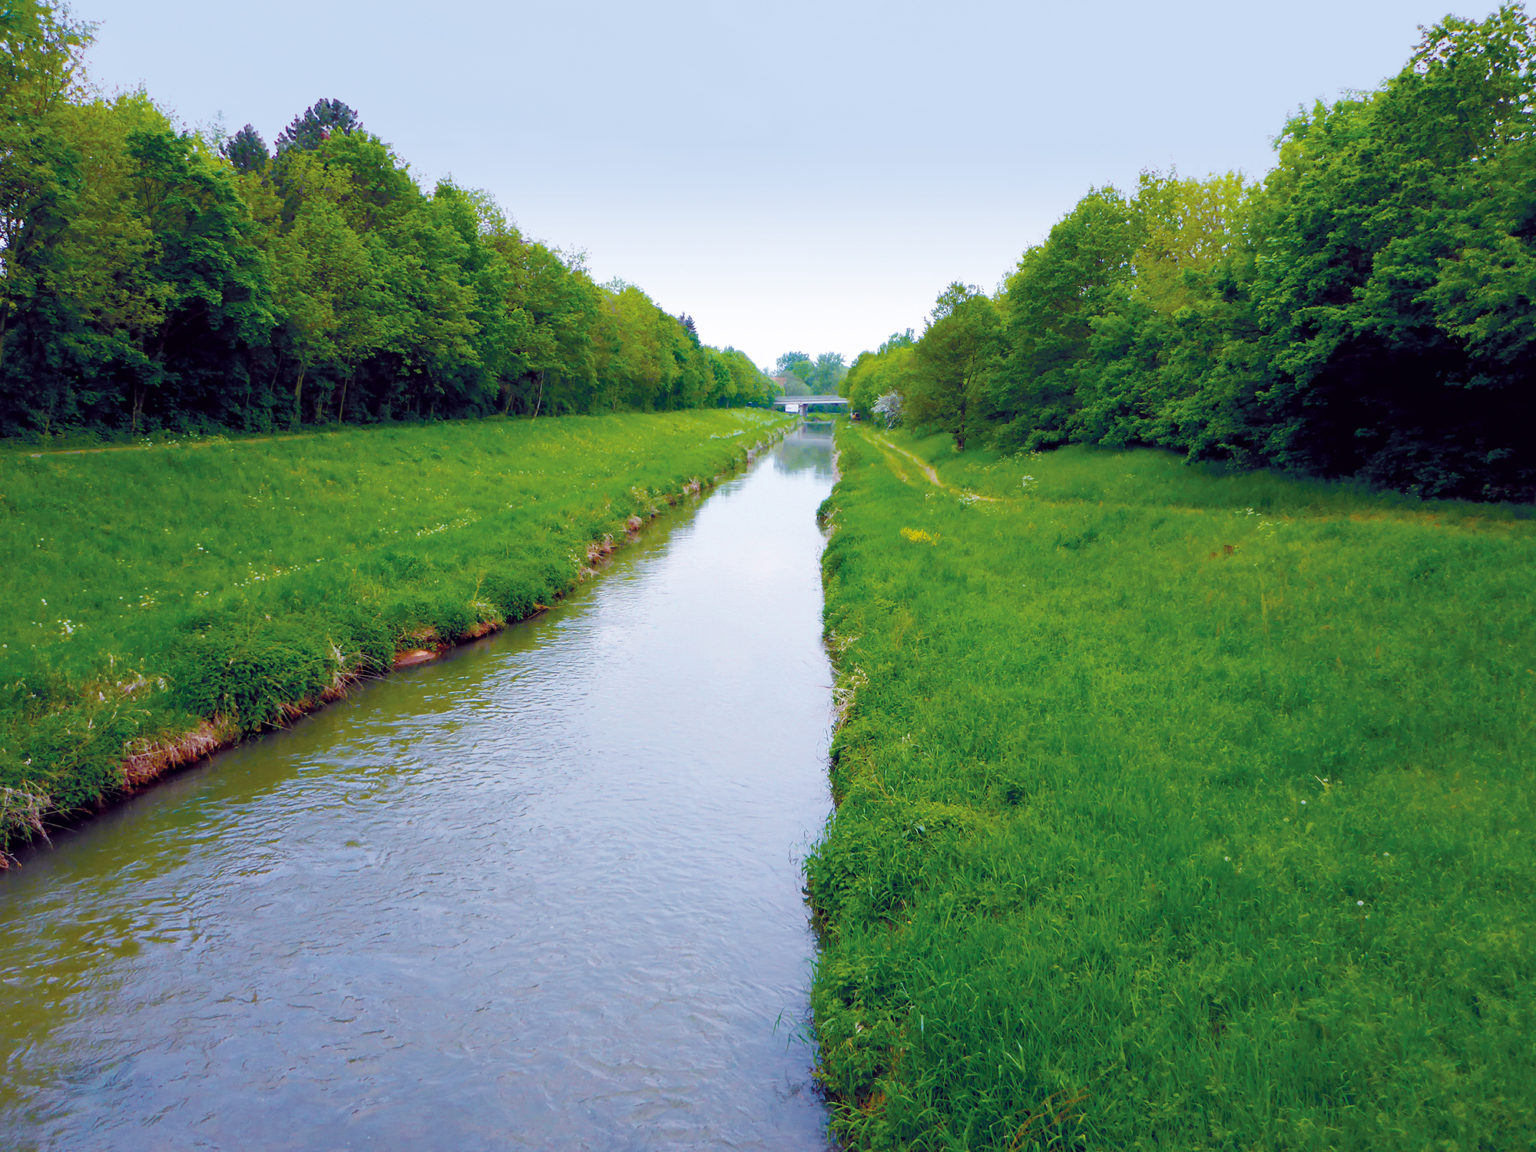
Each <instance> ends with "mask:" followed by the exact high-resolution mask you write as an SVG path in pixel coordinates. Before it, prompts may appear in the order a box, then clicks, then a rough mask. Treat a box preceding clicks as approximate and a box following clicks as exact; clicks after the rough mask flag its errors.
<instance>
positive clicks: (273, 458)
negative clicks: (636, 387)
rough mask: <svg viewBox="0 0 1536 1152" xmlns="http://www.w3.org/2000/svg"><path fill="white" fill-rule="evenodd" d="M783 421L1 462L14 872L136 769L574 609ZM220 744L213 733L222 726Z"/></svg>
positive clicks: (1, 681) (558, 428) (1, 656)
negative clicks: (671, 512) (139, 756)
mask: <svg viewBox="0 0 1536 1152" xmlns="http://www.w3.org/2000/svg"><path fill="white" fill-rule="evenodd" d="M782 419H783V418H782V417H776V416H773V415H770V414H767V413H761V412H751V411H742V410H735V411H706V412H686V413H676V414H667V415H637V414H618V415H612V416H603V417H569V418H560V419H543V420H537V421H503V420H486V421H472V422H461V423H448V424H432V425H415V426H394V427H384V428H368V429H351V430H343V431H336V432H332V433H327V434H321V435H305V436H296V437H291V438H280V439H272V440H262V441H247V442H240V441H233V442H219V441H214V442H207V441H204V442H200V443H197V444H187V445H176V444H167V445H157V446H151V447H146V448H143V449H139V450H130V451H115V450H114V451H104V452H97V453H86V454H43V455H34V454H33V453H32V452H31V451H29V450H26V449H23V448H17V447H7V448H5V449H3V450H0V556H3V557H4V576H5V578H4V580H3V581H0V848H3V846H4V843H5V839H6V836H7V835H8V834H9V835H13V836H14V835H15V834H17V833H19V832H23V831H25V826H27V825H32V826H33V827H34V829H35V825H36V823H37V817H38V816H39V815H40V814H43V813H46V812H48V811H50V810H70V809H77V808H80V807H82V806H85V805H88V804H90V803H92V802H94V801H96V800H97V799H98V798H100V797H102V796H105V795H110V794H112V793H113V792H115V791H117V790H119V789H120V788H121V787H122V785H123V783H124V780H123V771H122V766H123V760H124V755H125V752H133V751H135V750H142V749H143V748H145V747H147V746H149V745H151V744H153V743H154V742H155V741H160V740H165V739H168V738H174V737H177V736H179V735H181V734H183V733H185V732H187V731H189V730H190V729H192V728H194V727H196V726H197V725H199V723H200V722H207V723H211V724H213V725H214V726H215V727H216V728H217V730H218V731H219V732H220V733H223V734H226V735H227V734H228V733H231V732H233V733H235V734H238V733H241V732H249V731H254V730H257V729H260V728H262V727H264V726H268V725H271V724H274V723H278V722H281V721H282V720H283V719H285V718H286V717H287V716H288V715H291V714H292V711H293V709H292V706H293V705H295V704H303V703H312V702H313V701H314V700H315V699H316V698H317V697H318V696H319V695H321V694H324V693H326V692H328V691H334V689H335V686H336V684H337V682H338V680H341V679H345V678H347V677H349V676H355V675H358V674H362V673H367V672H372V671H379V670H382V669H385V668H388V667H389V666H390V664H391V663H392V662H393V659H394V656H395V653H396V652H397V651H398V650H401V649H409V648H412V647H418V646H422V645H428V646H430V645H433V644H441V643H445V642H451V641H453V640H456V639H460V638H463V637H465V636H469V635H474V634H476V633H478V632H481V631H484V630H485V629H486V628H488V627H494V626H496V625H499V624H501V623H503V622H505V621H506V620H510V619H518V618H521V617H523V616H526V615H528V614H529V613H530V612H532V611H534V610H536V608H537V606H538V605H539V604H540V603H543V602H546V601H548V600H550V599H552V598H553V597H555V596H558V595H559V594H560V593H561V592H563V591H564V590H566V589H567V588H569V587H570V586H571V585H572V584H573V583H574V582H575V580H576V578H577V576H578V573H579V572H580V571H581V570H582V568H583V567H585V566H586V564H587V562H588V553H589V549H590V548H591V546H592V545H594V544H595V543H599V542H601V541H603V540H604V539H605V538H606V537H610V536H618V537H622V534H623V532H624V531H625V527H626V523H627V521H629V518H630V517H635V516H638V517H640V518H642V519H643V518H646V517H648V516H650V515H651V514H653V513H654V512H655V511H656V510H657V509H659V508H662V507H665V506H666V505H667V504H668V503H670V502H672V501H674V500H676V499H677V498H678V496H679V493H680V491H681V489H682V488H683V487H684V486H685V485H687V484H688V483H689V482H690V481H693V480H707V479H708V478H710V477H712V476H714V475H716V474H717V473H719V472H720V471H722V470H723V469H726V468H729V467H731V466H733V465H734V464H736V463H738V462H740V460H741V459H742V458H743V457H744V456H745V454H746V452H747V449H748V448H749V447H750V446H751V445H752V444H754V443H756V442H757V441H759V440H761V439H762V438H763V437H765V436H766V435H768V434H769V433H770V432H771V430H772V429H773V428H774V427H775V426H776V425H777V424H778V423H779V422H780V421H782ZM205 728H206V724H205Z"/></svg>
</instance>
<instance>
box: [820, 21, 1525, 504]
mask: <svg viewBox="0 0 1536 1152" xmlns="http://www.w3.org/2000/svg"><path fill="white" fill-rule="evenodd" d="M1533 65H1536V22H1533V21H1532V20H1531V19H1530V18H1529V17H1528V16H1527V15H1526V12H1525V9H1524V7H1523V6H1522V5H1520V4H1505V5H1504V6H1502V7H1500V8H1499V9H1498V11H1496V12H1495V13H1493V14H1492V15H1491V16H1489V17H1488V18H1487V19H1485V20H1483V21H1480V22H1479V21H1469V20H1463V19H1459V18H1456V17H1447V18H1446V19H1445V20H1443V21H1441V22H1440V23H1439V24H1437V25H1435V26H1434V27H1432V28H1429V29H1426V30H1424V33H1423V38H1422V40H1421V41H1420V43H1419V44H1418V46H1417V48H1416V49H1415V51H1414V53H1413V55H1412V58H1411V59H1410V60H1409V62H1408V64H1407V66H1405V67H1404V68H1403V70H1402V71H1401V72H1400V73H1398V74H1397V75H1396V76H1394V77H1393V78H1391V79H1390V80H1388V81H1387V82H1386V83H1385V84H1384V85H1383V86H1382V87H1381V88H1380V89H1379V90H1377V91H1375V92H1368V93H1361V94H1355V95H1352V96H1349V97H1347V98H1345V99H1343V100H1340V101H1338V102H1337V103H1334V104H1324V103H1318V104H1317V105H1315V106H1314V107H1313V108H1312V109H1311V110H1310V111H1303V112H1302V113H1300V114H1298V115H1296V116H1294V117H1293V118H1292V119H1291V120H1290V121H1289V122H1288V123H1287V124H1286V125H1285V127H1284V130H1283V131H1282V133H1281V134H1280V137H1279V140H1278V158H1277V161H1278V162H1277V164H1276V167H1275V169H1274V170H1273V171H1272V172H1270V173H1269V174H1268V176H1267V177H1266V178H1265V180H1264V181H1263V183H1262V185H1256V184H1252V183H1249V182H1247V181H1245V180H1244V179H1243V178H1242V177H1241V176H1239V175H1237V174H1228V175H1224V176H1213V177H1210V178H1208V179H1205V180H1192V179H1188V178H1181V177H1179V176H1177V175H1176V174H1172V173H1170V174H1167V175H1163V174H1158V173H1150V172H1149V173H1144V174H1143V175H1142V178H1141V180H1140V182H1139V185H1138V188H1137V190H1136V194H1135V195H1134V196H1132V197H1126V196H1125V195H1123V194H1122V193H1120V192H1119V191H1117V190H1116V189H1114V188H1099V189H1094V190H1093V191H1091V192H1090V193H1089V194H1088V195H1087V196H1085V197H1084V198H1083V199H1082V200H1081V201H1080V202H1079V203H1078V204H1077V205H1076V206H1075V207H1074V208H1073V209H1072V211H1071V212H1069V213H1068V214H1067V215H1066V216H1065V217H1064V218H1063V219H1062V220H1060V221H1059V222H1058V223H1057V224H1056V225H1055V226H1054V227H1053V228H1052V229H1051V231H1050V234H1049V235H1048V236H1047V237H1046V239H1045V241H1044V242H1043V243H1041V244H1038V245H1035V246H1034V247H1031V248H1030V249H1029V250H1028V251H1026V252H1025V253H1024V255H1023V257H1022V258H1021V260H1020V261H1019V265H1018V267H1017V269H1015V271H1014V272H1013V274H1012V275H1011V276H1010V277H1009V278H1008V281H1007V284H1006V287H1005V289H1004V291H1003V292H1002V293H1001V295H1000V297H999V298H998V300H997V301H996V304H997V306H998V308H999V309H1000V311H1001V313H1002V315H1003V317H1004V319H1005V321H1006V327H1005V332H1004V340H1003V341H1002V347H1001V351H1000V353H999V355H998V356H997V357H996V358H995V362H994V363H993V364H992V365H990V366H989V367H988V368H987V369H986V370H985V371H984V372H983V373H982V375H983V377H984V380H983V383H982V386H981V387H980V388H978V389H976V390H975V391H976V393H977V397H978V400H980V401H982V402H980V403H973V402H972V401H971V400H970V399H969V398H967V400H966V401H965V403H964V408H965V417H964V423H965V424H966V426H967V431H965V432H964V433H959V432H956V431H955V425H956V422H957V420H958V419H959V417H958V415H957V412H958V407H957V398H958V397H959V396H960V395H961V393H959V392H957V391H956V389H955V387H954V386H953V384H951V385H949V386H947V387H935V385H934V380H935V377H934V376H933V373H932V370H931V368H930V371H929V372H928V373H927V375H926V376H925V375H923V374H919V375H917V376H914V377H913V378H912V379H910V380H903V381H901V382H900V384H899V388H900V391H901V392H902V393H903V395H904V396H905V397H906V399H907V400H908V401H909V402H910V403H909V405H908V409H909V411H912V412H918V413H921V414H922V421H920V422H926V423H930V424H931V425H932V426H934V427H944V428H946V429H948V430H950V431H951V432H952V433H953V434H955V435H956V436H957V438H959V437H961V436H964V437H972V436H980V437H982V438H983V439H985V440H986V441H988V442H989V443H991V444H993V445H995V446H997V447H1000V448H1003V449H1006V450H1013V449H1017V448H1024V449H1036V448H1046V447H1052V446H1055V445H1058V444H1063V443H1067V442H1071V441H1076V442H1082V443H1090V444H1102V445H1131V444H1150V445H1158V446H1161V447H1168V448H1174V449H1177V450H1179V451H1181V452H1184V453H1185V454H1186V455H1187V456H1188V457H1189V458H1190V459H1192V460H1202V459H1224V460H1230V461H1233V462H1235V463H1237V464H1239V465H1241V466H1245V467H1254V466H1263V465H1278V466H1281V467H1283V468H1286V469H1289V470H1292V471H1296V472H1303V473H1311V474H1317V475H1323V476H1355V477H1359V478H1361V479H1364V480H1368V481H1370V482H1372V483H1374V484H1378V485H1382V486H1388V487H1393V488H1398V489H1402V490H1405V491H1410V492H1415V493H1420V494H1423V495H1438V496H1460V497H1467V498H1473V499H1483V500H1511V499H1529V498H1530V497H1531V495H1532V494H1533V493H1536V448H1533V444H1532V441H1531V438H1530V437H1529V436H1528V435H1527V434H1526V433H1525V429H1526V428H1527V427H1528V426H1529V425H1530V424H1531V423H1532V421H1533V414H1532V402H1531V390H1530V380H1531V377H1532V372H1533V370H1536V337H1533V335H1532V334H1533V333H1536V292H1533V290H1532V283H1533V281H1532V277H1533V275H1536V208H1533V205H1536V184H1533V182H1532V179H1533V178H1532V172H1533V171H1536V144H1533V140H1536V66H1533ZM923 343H924V344H928V343H931V341H930V340H929V337H928V336H925V337H924V341H923ZM943 359H944V357H943V356H939V357H937V358H935V357H929V358H928V361H927V362H928V363H929V364H930V365H932V364H935V363H937V362H939V361H942V360H943ZM873 363H881V364H886V365H889V364H891V363H892V361H891V360H890V359H889V358H888V357H885V356H884V355H883V354H882V356H881V357H879V358H878V359H877V360H876V361H874V362H872V363H871V364H870V365H869V366H868V367H866V368H865V369H864V370H863V371H862V372H859V371H856V372H855V374H854V375H855V377H856V378H857V379H856V381H855V383H856V384H858V385H859V386H860V391H859V398H860V402H859V403H856V405H855V407H856V409H858V410H860V411H861V412H869V411H870V410H871V408H872V404H873V399H874V397H875V396H878V395H880V394H881V393H880V392H872V391H871V388H872V384H873V379H872V374H871V371H870V370H871V369H872V367H873ZM855 368H856V369H857V368H858V362H856V364H855ZM850 387H851V388H852V387H853V386H852V385H850ZM925 387H926V391H925ZM850 395H853V392H852V391H850ZM945 398H947V399H945ZM946 404H947V405H948V407H946V406H945V405H946Z"/></svg>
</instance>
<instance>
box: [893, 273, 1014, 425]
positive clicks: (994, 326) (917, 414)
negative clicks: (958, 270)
mask: <svg viewBox="0 0 1536 1152" xmlns="http://www.w3.org/2000/svg"><path fill="white" fill-rule="evenodd" d="M1001 337H1002V321H1001V317H1000V316H999V315H998V311H997V307H996V305H995V304H994V303H993V301H992V298H991V297H989V296H987V295H986V294H985V293H984V292H982V291H981V290H980V289H979V288H977V287H976V286H975V285H974V284H970V285H968V284H961V283H959V282H958V281H956V282H955V283H953V284H951V285H950V286H949V287H948V288H946V289H944V291H943V292H941V293H940V294H939V298H938V301H937V302H936V303H935V304H934V308H933V312H932V313H931V314H930V315H929V318H928V325H927V327H926V329H924V331H923V338H922V339H921V340H919V341H918V342H917V349H916V360H917V362H916V369H917V371H916V372H915V373H914V374H913V377H912V381H911V383H910V385H909V392H908V395H907V397H906V412H907V414H908V416H909V418H910V419H911V420H912V422H913V423H915V424H920V425H921V424H927V425H930V426H933V427H936V428H941V429H943V430H944V431H945V432H948V433H949V434H950V435H951V436H953V437H954V440H955V449H956V451H960V452H963V451H965V446H966V443H967V441H968V440H969V439H970V438H971V437H972V436H973V435H975V434H976V433H978V432H980V431H981V430H982V429H983V427H984V425H985V422H986V419H987V416H988V415H989V412H988V406H987V397H988V391H989V387H990V385H991V383H992V378H993V375H994V374H995V373H996V371H997V368H998V361H999V353H1000V352H1001V348H1002V345H1001Z"/></svg>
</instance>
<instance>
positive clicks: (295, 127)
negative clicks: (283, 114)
mask: <svg viewBox="0 0 1536 1152" xmlns="http://www.w3.org/2000/svg"><path fill="white" fill-rule="evenodd" d="M362 126H363V124H362V121H361V120H359V119H358V118H357V112H356V111H355V110H353V109H352V108H349V107H348V106H347V105H345V104H343V103H342V102H341V101H340V100H333V99H325V100H316V101H315V102H314V103H313V104H311V105H310V106H309V107H308V108H306V109H305V110H304V111H303V112H301V113H300V114H299V115H297V116H295V117H294V118H293V122H292V123H290V124H289V125H288V127H286V128H284V129H283V130H282V131H281V132H279V133H278V135H277V154H278V155H279V156H281V155H282V154H283V153H284V152H287V151H289V150H290V149H294V148H297V149H299V150H300V151H304V152H313V151H314V150H315V149H317V148H319V147H320V145H321V144H323V143H325V141H327V140H329V139H330V138H331V137H332V136H342V135H345V134H346V133H348V132H356V131H359V130H361V129H362Z"/></svg>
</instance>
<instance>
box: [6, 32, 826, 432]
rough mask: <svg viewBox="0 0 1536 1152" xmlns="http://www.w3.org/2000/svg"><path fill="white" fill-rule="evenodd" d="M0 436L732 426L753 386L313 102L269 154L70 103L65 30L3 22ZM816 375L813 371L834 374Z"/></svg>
mask: <svg viewBox="0 0 1536 1152" xmlns="http://www.w3.org/2000/svg"><path fill="white" fill-rule="evenodd" d="M0 15H3V18H4V20H5V21H6V24H5V29H6V38H5V40H4V43H3V46H4V51H3V52H0V104H3V105H4V108H3V109H0V110H3V111H4V113H5V116H4V124H3V125H0V135H3V136H4V139H0V435H9V436H16V435H25V436H31V437H38V438H50V437H54V436H58V435H68V436H78V435H80V434H82V433H90V434H96V433H107V434H119V435H121V434H132V435H138V434H143V433H153V432H161V431H173V432H199V431H207V430H211V429H231V430H242V431H243V430H250V431H258V430H259V431H270V430H272V429H273V428H277V427H284V426H287V427H297V426H300V425H323V424H330V423H346V422H374V421H387V420H398V419H413V420H415V419H434V418H447V417H469V416H481V415H488V414H491V413H494V412H497V411H500V412H502V413H504V414H518V415H529V416H541V415H557V414H564V413H591V412H605V411H612V410H615V409H618V408H635V409H641V410H658V409H678V408H688V407H704V406H709V407H717V406H744V405H750V404H762V403H765V402H766V400H767V398H768V396H769V395H770V394H771V384H770V382H769V381H768V380H767V378H766V377H764V376H763V375H762V374H761V373H759V372H758V371H757V370H756V369H755V368H752V369H751V370H750V371H747V370H745V368H744V366H743V365H741V364H738V363H737V362H736V357H735V356H733V355H727V354H726V353H722V352H720V351H719V350H717V349H714V348H709V347H706V346H704V345H702V344H701V343H700V341H699V339H698V332H697V329H696V328H695V327H694V326H693V322H692V320H691V319H690V318H688V317H686V316H685V317H682V318H678V317H673V316H669V315H667V314H666V313H664V312H662V311H661V309H659V308H658V307H656V305H655V304H654V303H653V302H652V301H651V300H650V299H649V298H648V297H646V296H645V295H644V294H643V293H640V292H639V290H638V289H629V288H628V287H627V286H622V285H621V286H618V287H615V288H612V289H604V288H600V287H599V286H598V285H596V284H594V283H593V282H592V280H591V278H590V277H589V276H588V275H587V273H586V271H585V270H584V268H583V267H582V266H581V263H580V261H579V259H567V258H565V257H563V256H562V255H561V254H559V253H557V252H553V251H551V250H550V249H548V248H547V247H545V246H544V245H541V244H537V243H534V242H531V241H528V240H526V239H524V238H523V237H522V236H521V235H519V234H518V232H517V231H516V229H515V228H513V227H511V226H510V225H509V224H508V223H507V220H506V218H505V216H504V215H503V214H502V213H501V211H500V209H499V208H497V206H496V205H495V204H494V202H492V201H491V200H490V198H489V197H488V196H486V195H485V194H484V193H482V192H476V191H470V190H465V189H460V188H457V187H455V186H454V185H453V184H452V183H450V182H446V181H445V182H442V183H439V184H438V186H437V187H436V188H435V189H433V190H432V191H431V193H430V194H428V193H427V192H426V191H424V190H423V189H422V188H420V187H419V186H418V185H417V183H416V181H415V179H414V178H413V177H412V176H411V173H410V171H409V168H408V166H407V165H406V164H405V163H404V162H403V161H402V160H401V159H400V158H399V157H397V156H396V155H395V154H394V153H393V151H392V150H391V149H390V148H389V146H388V145H387V144H385V143H384V142H383V141H382V140H380V139H379V138H378V137H377V136H374V135H372V134H371V133H369V132H367V131H365V130H364V129H363V126H362V124H361V123H360V122H359V120H358V116H357V113H356V112H355V111H354V110H353V109H351V108H349V107H347V106H346V105H345V104H343V103H341V102H340V101H337V100H321V101H319V102H317V103H316V104H315V105H313V106H312V107H310V108H309V109H307V110H306V111H305V112H304V113H302V114H301V115H300V116H298V117H296V118H295V119H294V121H293V123H292V124H290V125H289V126H288V128H287V129H285V130H284V131H283V132H282V133H281V134H280V135H279V136H278V138H277V141H276V154H275V155H274V156H269V155H268V153H267V149H266V145H265V143H264V142H263V141H262V139H261V136H260V134H259V133H257V131H256V130H255V128H254V127H253V126H251V125H246V126H245V127H244V128H242V129H241V130H240V131H239V132H237V133H236V134H235V135H234V136H233V137H231V138H229V139H228V140H226V141H224V142H223V144H222V145H220V147H219V148H218V150H217V151H216V152H215V151H214V150H213V149H211V148H210V146H209V145H208V144H207V143H206V142H205V141H203V140H202V139H201V138H200V137H198V136H197V135H195V134H193V133H188V132H184V131H180V130H178V129H177V128H176V127H175V126H174V125H173V124H172V123H171V121H170V120H169V119H168V118H167V117H166V116H165V115H164V114H163V113H162V112H161V111H160V110H159V109H158V108H156V107H155V106H154V104H153V103H152V102H151V101H150V100H149V98H148V96H146V95H145V94H144V93H142V92H137V93H131V94H128V95H125V96H121V97H118V98H115V99H112V100H102V99H92V98H89V97H88V96H86V95H85V94H84V93H82V92H81V91H79V90H77V88H76V86H75V82H74V77H75V71H76V63H77V54H78V52H79V50H80V48H81V47H82V46H83V45H84V44H85V43H86V41H87V39H88V33H89V29H88V28H87V27H85V26H83V25H75V24H72V23H71V22H70V21H69V20H68V19H67V18H66V16H65V15H64V10H63V9H62V8H61V7H58V6H54V5H48V4H39V3H28V4H13V5H8V6H6V7H5V8H4V9H3V13H0ZM834 367H835V366H834Z"/></svg>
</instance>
